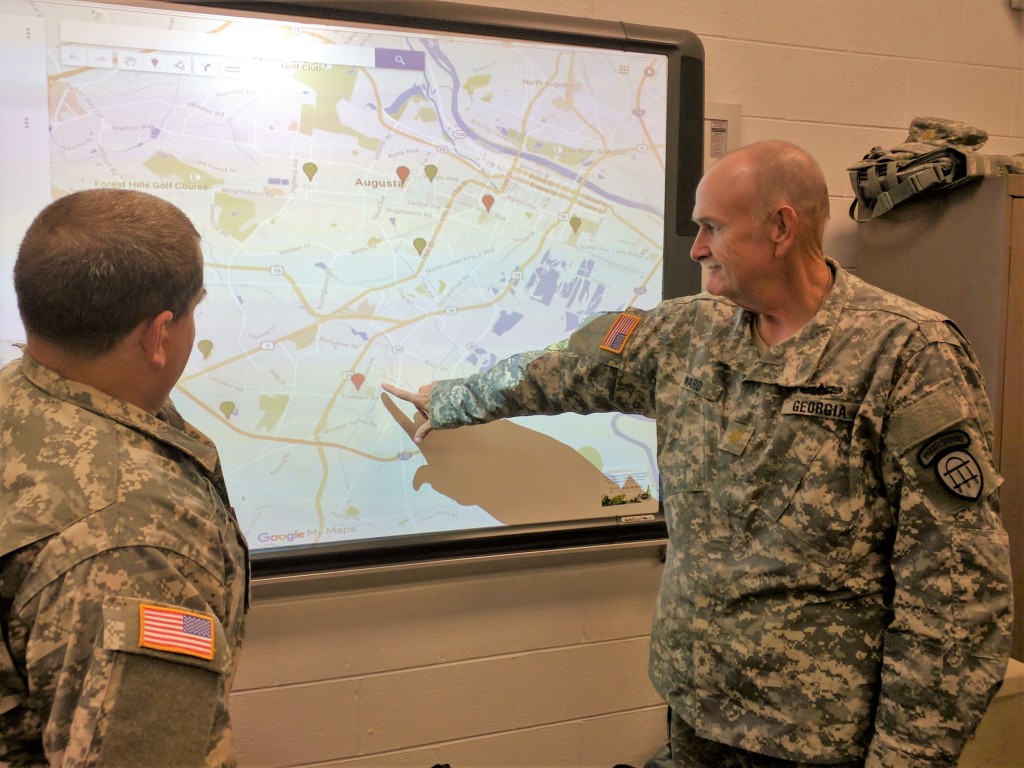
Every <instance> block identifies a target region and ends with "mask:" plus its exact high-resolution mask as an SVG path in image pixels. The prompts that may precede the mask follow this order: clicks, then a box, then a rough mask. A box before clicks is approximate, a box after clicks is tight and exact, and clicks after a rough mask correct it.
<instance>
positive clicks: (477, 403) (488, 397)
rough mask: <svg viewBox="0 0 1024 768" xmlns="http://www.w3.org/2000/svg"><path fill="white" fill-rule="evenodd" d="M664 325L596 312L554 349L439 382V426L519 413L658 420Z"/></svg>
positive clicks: (640, 314)
mask: <svg viewBox="0 0 1024 768" xmlns="http://www.w3.org/2000/svg"><path fill="white" fill-rule="evenodd" d="M634 318H635V320H634ZM657 328H658V322H657V317H656V314H655V313H654V312H644V311H641V310H629V311H628V312H623V313H602V314H599V315H595V316H593V317H591V318H590V319H588V320H587V322H585V323H584V324H583V325H581V326H580V327H579V329H577V330H576V331H575V332H574V333H573V334H572V335H571V336H570V337H569V338H568V339H566V340H564V341H560V342H557V343H555V344H552V345H551V346H549V347H547V348H546V349H543V350H538V351H534V352H524V353H521V354H517V355H513V356H512V357H509V358H507V359H505V360H502V361H501V362H499V363H497V364H496V365H495V366H494V367H492V368H490V369H489V370H487V371H484V372H481V373H478V374H475V375H473V376H470V377H468V378H465V379H449V380H447V381H440V382H437V384H436V385H435V387H434V389H433V391H432V392H431V396H430V420H431V423H432V424H433V426H434V427H435V428H437V429H445V428H449V427H458V426H464V425H467V424H482V423H485V422H488V421H494V420H496V419H503V418H508V417H512V416H527V415H552V414H557V413H602V412H611V411H617V412H621V413H635V414H640V415H644V416H649V417H653V416H654V383H655V375H656V374H655V367H654V352H653V350H654V348H655V340H656V335H657Z"/></svg>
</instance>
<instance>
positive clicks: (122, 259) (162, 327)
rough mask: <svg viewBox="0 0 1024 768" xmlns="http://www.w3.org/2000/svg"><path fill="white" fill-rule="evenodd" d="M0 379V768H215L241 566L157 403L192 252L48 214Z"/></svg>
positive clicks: (212, 494)
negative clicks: (17, 346) (18, 335)
mask: <svg viewBox="0 0 1024 768" xmlns="http://www.w3.org/2000/svg"><path fill="white" fill-rule="evenodd" d="M14 287H15V291H16V294H17V297H18V309H19V311H20V313H21V317H22V321H23V323H24V326H25V329H26V335H27V343H26V345H25V346H24V349H23V356H22V357H21V359H19V360H15V361H13V362H11V363H10V364H9V365H7V366H6V367H5V368H4V369H3V371H2V372H0V629H2V644H0V765H8V764H10V765H18V766H21V765H27V766H28V765H30V766H54V767H55V766H65V767H68V768H70V767H71V766H132V767H133V768H140V767H142V766H154V767H156V766H159V768H175V767H176V766H183V767H187V768H196V767H197V766H231V765H234V764H235V756H234V749H233V747H232V743H231V723H230V720H229V717H228V710H227V700H228V693H229V692H230V690H231V681H232V677H233V674H234V670H235V667H236V664H237V662H238V653H239V649H240V646H241V642H242V632H243V621H244V616H245V610H246V606H247V597H246V596H247V590H248V554H247V549H246V544H245V540H244V538H243V535H242V533H241V531H240V530H239V527H238V523H237V521H236V519H235V515H234V511H233V510H232V508H231V506H230V505H229V503H228V496H227V492H226V490H225V487H224V481H223V477H222V474H221V468H220V460H219V458H218V456H217V450H216V448H215V447H214V446H213V444H212V443H211V442H210V441H209V440H208V439H207V438H206V437H205V436H203V435H202V434H201V433H200V432H198V431H196V430H195V429H194V428H193V427H192V426H190V425H189V424H187V423H185V422H183V421H182V419H181V417H180V416H179V415H178V413H177V412H176V411H175V410H174V408H173V406H172V405H171V402H170V401H169V400H168V395H169V393H170V391H171V389H172V387H174V385H175V383H176V382H177V380H178V377H179V376H180V375H181V373H182V371H183V370H184V367H185V363H186V361H187V360H188V357H189V354H190V352H191V349H192V344H193V341H194V338H195V323H194V319H193V313H194V311H195V308H196V305H197V304H198V303H199V302H200V301H201V300H202V298H203V296H204V293H205V292H204V289H203V257H202V252H201V250H200V244H199V235H198V234H197V232H196V230H195V228H194V227H193V225H192V223H191V222H190V221H189V219H188V218H187V217H186V216H185V214H183V213H182V212H181V211H180V210H178V209H177V208H176V207H175V206H173V205H171V204H170V203H168V202H165V201H163V200H161V199H159V198H156V197H153V196H151V195H147V194H143V193H141V192H132V191H125V190H110V189H107V190H90V191H86V192H76V193H74V194H70V195H67V196H65V197H62V198H60V199H59V200H57V201H56V202H54V203H52V204H51V205H50V206H48V207H47V208H46V209H45V210H43V211H42V212H41V213H40V214H39V215H38V216H37V217H36V219H35V221H33V222H32V224H31V226H30V227H29V229H28V232H27V233H26V234H25V237H24V240H23V241H22V244H21V248H20V250H19V252H18V257H17V261H16V263H15V267H14Z"/></svg>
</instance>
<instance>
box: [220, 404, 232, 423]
mask: <svg viewBox="0 0 1024 768" xmlns="http://www.w3.org/2000/svg"><path fill="white" fill-rule="evenodd" d="M220 412H221V413H223V414H224V418H225V419H230V418H231V414H232V413H234V412H235V404H234V403H233V402H231V401H230V400H225V401H224V402H223V403H221V404H220Z"/></svg>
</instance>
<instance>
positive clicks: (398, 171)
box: [395, 165, 409, 184]
mask: <svg viewBox="0 0 1024 768" xmlns="http://www.w3.org/2000/svg"><path fill="white" fill-rule="evenodd" d="M395 175H396V176H397V177H398V180H399V181H400V182H402V183H403V184H405V180H406V179H408V178H409V169H408V168H406V167H405V166H404V165H400V166H398V167H397V168H395Z"/></svg>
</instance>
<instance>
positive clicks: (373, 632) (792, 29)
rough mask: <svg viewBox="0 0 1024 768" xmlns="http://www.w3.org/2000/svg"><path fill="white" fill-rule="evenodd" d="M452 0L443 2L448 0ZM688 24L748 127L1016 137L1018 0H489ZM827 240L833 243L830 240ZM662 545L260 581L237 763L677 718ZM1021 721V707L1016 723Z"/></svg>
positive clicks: (327, 760)
mask: <svg viewBox="0 0 1024 768" xmlns="http://www.w3.org/2000/svg"><path fill="white" fill-rule="evenodd" d="M439 4H440V3H439ZM476 4H477V5H486V6H492V7H511V6H515V7H516V8H519V9H522V10H531V11H540V12H545V13H558V14H566V15H571V16H582V17H593V18H602V19H612V20H619V19H622V20H626V21H629V22H632V23H637V24H652V25H661V26H675V27H680V28H683V29H689V30H691V31H693V32H695V33H697V34H698V35H699V36H700V38H701V40H702V41H703V43H704V46H705V50H706V60H707V73H706V74H707V83H706V93H707V99H708V101H710V102H716V103H724V104H738V105H740V106H741V107H742V114H743V119H742V125H741V131H742V140H743V142H744V143H746V142H750V141H756V140H759V139H767V138H783V139H787V140H790V141H794V142H796V143H798V144H801V145H802V146H804V147H806V148H807V149H808V150H809V151H810V152H811V153H812V154H814V155H815V157H816V158H817V159H818V161H819V162H820V163H821V164H822V166H823V168H824V170H825V173H826V176H827V178H828V182H829V189H830V192H831V194H832V196H833V225H832V228H831V230H830V235H829V237H830V238H835V237H842V236H843V232H844V230H846V229H847V228H848V227H849V226H851V223H850V222H849V220H848V219H846V209H847V207H848V206H849V202H850V199H851V197H852V195H851V192H850V188H849V181H848V179H847V176H846V173H845V169H846V167H847V166H848V165H850V164H852V163H853V162H856V161H857V160H859V159H860V158H861V156H862V155H863V154H864V153H865V152H867V151H868V150H869V149H870V148H871V147H872V146H875V145H879V144H880V145H885V146H891V145H893V144H897V143H899V142H900V141H902V140H903V138H904V137H905V136H906V133H907V127H908V126H909V124H910V121H911V119H912V118H914V117H915V116H919V115H922V116H925V115H927V116H943V117H950V118H956V119H959V120H964V121H966V122H969V123H972V124H974V125H976V126H979V127H981V128H984V129H985V130H987V131H988V132H989V134H990V137H991V138H990V140H989V143H988V145H987V146H986V151H989V152H992V153H1001V154H1015V153H1020V152H1024V12H1021V11H1015V10H1012V9H1011V8H1010V5H1009V2H1008V0H854V1H851V0H770V1H767V0H632V1H631V2H628V3H623V2H621V0H486V1H484V0H477V2H476ZM826 245H827V243H826ZM658 555H659V553H658V549H657V548H656V547H642V548H626V549H617V550H610V551H606V552H603V553H588V554H585V555H577V556H570V555H555V556H544V557H534V558H510V559H508V560H502V561H489V562H485V563H474V564H453V565H445V566H439V567H433V568H416V569H396V570H390V571H384V572H373V573H364V574H351V575H349V576H343V577H338V578H324V579H319V580H314V581H307V582H303V583H301V584H266V585H257V590H256V600H255V604H254V606H253V610H252V613H251V619H250V623H249V636H248V641H247V646H246V648H245V651H244V655H243V658H242V664H241V669H240V673H239V678H238V683H237V686H236V691H235V693H234V695H233V700H232V707H233V711H234V717H235V721H236V725H237V739H238V746H239V748H240V750H241V754H242V759H243V765H245V766H248V767H249V768H270V767H271V766H275V767H277V766H343V765H344V766H358V767H359V768H370V767H371V766H373V768H404V767H405V766H410V767H413V766H416V767H418V768H429V767H430V766H432V765H434V764H435V763H450V764H451V766H452V768H491V767H492V766H493V767H494V768H499V767H501V768H515V767H516V766H522V767H523V768H541V767H545V768H546V767H547V766H566V767H567V768H569V767H571V768H591V767H593V768H611V766H612V765H614V764H615V763H618V762H623V763H632V764H633V765H641V764H642V763H643V761H644V760H645V759H646V758H647V757H649V756H650V755H651V754H653V752H654V751H655V750H656V749H658V748H659V746H660V745H661V744H662V743H663V740H664V719H665V710H664V706H663V705H662V704H661V703H660V702H659V701H658V698H657V696H656V694H655V693H654V691H653V689H652V688H651V687H650V684H649V683H648V682H647V679H646V644H647V631H648V626H649V622H650V616H651V613H652V610H653V601H654V596H655V594H656V591H657V583H658V574H659V572H660V565H661V564H660V560H659V557H658ZM1018 732H1019V728H1018Z"/></svg>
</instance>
